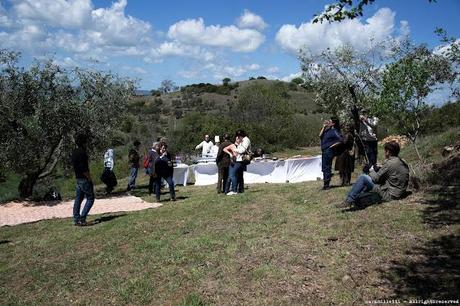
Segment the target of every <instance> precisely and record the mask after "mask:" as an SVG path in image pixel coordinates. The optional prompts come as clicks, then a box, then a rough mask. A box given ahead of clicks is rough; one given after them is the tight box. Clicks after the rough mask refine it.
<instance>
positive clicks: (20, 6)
mask: <svg viewBox="0 0 460 306" xmlns="http://www.w3.org/2000/svg"><path fill="white" fill-rule="evenodd" d="M13 5H14V11H15V12H16V14H17V16H18V17H19V18H20V19H31V20H36V21H39V22H42V23H46V24H49V25H52V26H59V27H65V28H79V27H82V26H84V25H85V24H86V23H88V21H89V17H90V14H91V10H92V4H91V0H71V1H66V0H16V1H14V2H13Z"/></svg>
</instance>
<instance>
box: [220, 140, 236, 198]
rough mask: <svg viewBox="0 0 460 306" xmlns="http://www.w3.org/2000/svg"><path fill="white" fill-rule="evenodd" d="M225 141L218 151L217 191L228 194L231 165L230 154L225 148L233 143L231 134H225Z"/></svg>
mask: <svg viewBox="0 0 460 306" xmlns="http://www.w3.org/2000/svg"><path fill="white" fill-rule="evenodd" d="M223 139H224V142H222V143H221V144H220V145H219V150H218V151H217V157H216V164H217V169H218V177H217V193H222V192H223V193H224V194H227V192H228V168H229V167H230V163H231V160H230V156H229V155H228V154H227V153H225V152H224V151H223V150H224V148H225V147H227V146H229V145H231V144H232V143H231V142H230V136H228V134H225V135H224V136H223Z"/></svg>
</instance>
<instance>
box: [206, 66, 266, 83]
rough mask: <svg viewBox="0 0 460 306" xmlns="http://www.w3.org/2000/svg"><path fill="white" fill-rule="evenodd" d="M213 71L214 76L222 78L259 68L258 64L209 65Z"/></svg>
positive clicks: (234, 76) (237, 75)
mask: <svg viewBox="0 0 460 306" xmlns="http://www.w3.org/2000/svg"><path fill="white" fill-rule="evenodd" d="M211 69H212V70H213V71H214V78H216V79H222V78H225V77H233V78H236V77H240V76H242V75H244V74H246V73H248V72H249V71H257V70H259V69H260V65H259V64H249V65H239V66H230V65H227V66H217V65H214V66H212V67H211Z"/></svg>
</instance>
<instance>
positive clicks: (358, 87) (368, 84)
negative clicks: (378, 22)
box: [299, 45, 387, 129]
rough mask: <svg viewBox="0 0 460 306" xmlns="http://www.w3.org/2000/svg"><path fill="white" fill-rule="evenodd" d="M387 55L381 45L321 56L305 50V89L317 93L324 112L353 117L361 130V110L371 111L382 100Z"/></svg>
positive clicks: (326, 52) (348, 48)
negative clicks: (382, 73) (384, 65)
mask: <svg viewBox="0 0 460 306" xmlns="http://www.w3.org/2000/svg"><path fill="white" fill-rule="evenodd" d="M384 54H385V53H383V52H381V47H380V45H375V46H373V47H372V48H369V49H368V50H366V51H362V52H361V51H358V50H356V49H355V48H353V47H352V46H350V45H341V46H339V47H337V48H336V49H333V50H331V49H326V50H324V51H323V52H321V53H319V54H312V53H310V52H308V51H301V52H300V55H299V59H300V62H301V67H302V71H303V74H302V77H303V79H304V80H305V83H304V85H303V86H304V87H306V88H307V89H309V90H312V91H313V92H314V93H315V102H316V103H317V104H318V105H319V106H320V107H321V108H322V109H323V110H324V111H326V112H328V113H331V114H335V115H339V116H340V117H341V118H342V119H347V118H352V119H353V121H354V124H355V129H359V110H360V109H362V108H370V106H371V105H372V104H373V101H375V100H376V98H377V97H378V92H379V88H380V84H381V68H382V65H383V63H384V62H385V61H386V60H387V59H386V58H385V57H384ZM345 121H346V120H345Z"/></svg>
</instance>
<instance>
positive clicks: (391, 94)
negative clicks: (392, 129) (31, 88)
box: [375, 45, 454, 160]
mask: <svg viewBox="0 0 460 306" xmlns="http://www.w3.org/2000/svg"><path fill="white" fill-rule="evenodd" d="M453 77H454V74H453V71H452V66H451V63H450V62H449V60H448V59H447V58H445V57H444V56H442V55H437V54H434V53H433V52H432V51H431V50H429V49H428V48H427V47H426V46H423V45H422V46H408V49H407V50H406V52H405V55H404V56H403V57H401V58H400V59H398V60H397V61H395V62H393V63H391V64H389V65H387V66H386V67H385V69H384V73H383V79H382V92H381V96H380V99H379V101H378V103H376V104H375V109H376V110H377V111H378V112H379V113H380V114H382V115H383V116H386V117H387V118H388V119H389V120H392V121H393V122H395V126H396V128H397V130H398V131H399V132H400V133H402V134H404V135H406V136H407V137H408V138H409V139H410V140H411V141H412V143H413V144H414V146H415V150H416V153H417V155H418V157H419V159H420V160H422V158H421V156H420V154H419V152H418V149H417V145H416V140H417V137H418V135H419V132H420V129H421V122H422V116H423V114H424V113H426V110H427V109H428V104H427V100H426V99H427V97H428V95H429V94H430V93H431V92H432V91H433V90H435V89H436V86H437V85H439V84H442V83H445V82H448V81H450V80H452V78H453Z"/></svg>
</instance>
